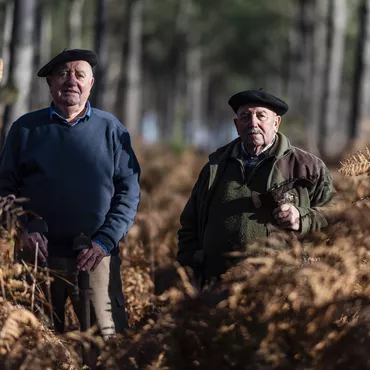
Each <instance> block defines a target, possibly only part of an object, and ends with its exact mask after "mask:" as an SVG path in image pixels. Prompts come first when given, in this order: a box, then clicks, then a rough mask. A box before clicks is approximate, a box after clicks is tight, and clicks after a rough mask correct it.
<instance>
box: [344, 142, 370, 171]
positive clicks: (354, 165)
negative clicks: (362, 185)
mask: <svg viewBox="0 0 370 370" xmlns="http://www.w3.org/2000/svg"><path fill="white" fill-rule="evenodd" d="M340 164H341V165H342V167H341V168H340V169H339V172H341V173H343V174H344V175H345V176H359V175H363V174H370V150H369V148H366V152H365V153H363V152H362V151H359V152H357V153H356V154H352V155H350V156H349V157H348V158H346V159H345V160H344V161H343V162H340Z"/></svg>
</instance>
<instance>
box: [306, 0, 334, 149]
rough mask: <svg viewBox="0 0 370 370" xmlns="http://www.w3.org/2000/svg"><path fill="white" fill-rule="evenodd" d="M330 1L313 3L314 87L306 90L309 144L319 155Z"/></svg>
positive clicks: (309, 75) (309, 147) (311, 69)
mask: <svg viewBox="0 0 370 370" xmlns="http://www.w3.org/2000/svg"><path fill="white" fill-rule="evenodd" d="M328 11H329V1H328V0H320V1H316V2H315V4H313V15H314V19H315V27H314V31H313V32H314V33H313V49H312V54H311V58H310V59H311V63H310V64H311V68H310V69H309V70H307V72H306V74H307V78H308V79H310V80H311V81H312V82H311V83H312V85H311V86H312V88H307V87H308V86H305V91H306V111H305V119H306V124H305V127H306V133H307V146H308V150H309V151H310V152H311V153H314V154H316V155H319V154H320V153H319V148H318V143H319V135H320V124H321V123H322V121H321V116H322V113H323V109H324V107H323V104H322V103H323V97H324V96H323V91H324V84H325V72H326V71H325V62H326V59H327V55H326V54H327V48H326V40H327V34H328Z"/></svg>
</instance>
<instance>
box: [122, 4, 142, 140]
mask: <svg viewBox="0 0 370 370" xmlns="http://www.w3.org/2000/svg"><path fill="white" fill-rule="evenodd" d="M132 1H133V2H132V4H131V7H130V10H131V12H130V14H131V15H130V28H129V44H128V55H127V78H126V80H127V90H126V94H125V95H126V98H125V106H124V111H125V116H124V117H125V120H124V124H125V126H126V127H127V128H128V130H129V132H130V133H131V134H132V135H136V134H138V133H139V130H140V121H141V100H142V96H141V95H142V86H141V80H142V58H141V55H142V23H143V4H144V1H143V0H132Z"/></svg>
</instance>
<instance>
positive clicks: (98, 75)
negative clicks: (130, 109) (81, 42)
mask: <svg viewBox="0 0 370 370" xmlns="http://www.w3.org/2000/svg"><path fill="white" fill-rule="evenodd" d="M96 5H97V9H96V24H95V52H96V53H97V54H98V58H99V64H98V65H97V66H96V69H95V71H94V72H95V83H94V87H93V93H92V98H91V102H92V104H93V106H94V107H96V108H99V109H105V107H104V94H105V88H106V85H105V81H106V71H107V70H108V62H109V58H108V42H109V35H108V28H107V24H108V12H107V10H108V9H107V0H97V4H96Z"/></svg>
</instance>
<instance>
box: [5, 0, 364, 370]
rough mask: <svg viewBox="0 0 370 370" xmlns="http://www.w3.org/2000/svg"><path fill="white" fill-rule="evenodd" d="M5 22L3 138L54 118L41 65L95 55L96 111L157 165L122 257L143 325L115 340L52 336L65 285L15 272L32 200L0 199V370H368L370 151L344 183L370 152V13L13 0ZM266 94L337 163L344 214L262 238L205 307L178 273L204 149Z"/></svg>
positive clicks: (352, 7) (300, 135) (355, 8)
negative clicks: (94, 360) (54, 287)
mask: <svg viewBox="0 0 370 370" xmlns="http://www.w3.org/2000/svg"><path fill="white" fill-rule="evenodd" d="M0 19H1V21H0V25H1V26H2V27H1V29H0V50H1V51H0V53H1V55H0V56H1V57H2V58H3V59H4V62H5V69H4V78H3V81H2V83H1V87H0V122H1V125H0V138H1V142H2V143H3V142H4V138H5V137H6V133H7V132H8V130H9V128H10V127H11V124H12V122H14V120H15V119H17V117H19V116H20V115H21V114H23V113H25V112H27V111H29V110H31V109H38V108H41V107H45V106H47V105H49V104H50V95H49V92H48V89H47V86H46V82H45V81H44V80H43V79H40V78H37V77H36V73H37V71H38V70H39V68H40V67H41V66H42V65H43V64H44V63H46V62H47V61H48V60H50V58H51V57H52V56H54V55H56V54H57V53H59V52H61V51H62V50H63V49H64V48H79V47H82V48H91V49H94V50H96V51H97V53H98V54H99V57H100V66H99V68H97V69H96V70H95V77H96V82H95V86H94V89H93V94H92V103H93V105H94V106H96V107H98V108H102V109H105V110H108V111H109V112H111V113H114V114H115V115H116V116H117V117H118V118H119V119H120V120H121V121H122V122H123V123H124V124H125V125H126V126H127V127H128V129H129V130H130V132H131V134H132V137H133V142H134V147H135V151H136V153H137V155H138V159H139V162H140V164H141V167H142V176H141V202H140V206H139V211H138V214H137V217H136V219H135V223H134V225H133V226H132V228H131V229H130V231H129V233H128V235H127V236H126V237H125V238H124V240H122V242H121V248H120V253H121V257H122V269H121V277H122V282H123V290H124V293H125V297H126V299H127V302H126V303H127V310H128V314H129V320H130V325H131V328H130V329H129V330H128V331H127V332H125V334H124V336H123V337H118V338H114V339H112V340H110V341H108V342H104V341H103V340H102V338H101V337H99V335H97V333H96V332H95V331H94V329H93V330H91V331H89V332H85V333H80V332H79V331H78V330H76V329H78V323H77V322H76V320H75V317H74V315H73V313H72V311H71V310H68V309H67V322H68V324H69V329H71V331H70V332H68V333H66V334H63V335H60V336H55V335H54V333H53V331H52V330H50V322H51V318H48V315H47V313H46V312H47V310H44V308H45V307H47V306H48V296H47V295H46V294H45V293H44V292H43V291H42V289H41V287H43V286H44V285H45V284H47V282H48V280H49V276H50V277H51V278H58V274H57V272H56V271H47V269H42V268H40V267H39V268H35V267H34V266H31V265H26V264H23V263H14V261H13V259H12V254H13V250H14V240H15V238H16V235H17V222H18V217H19V215H20V214H22V212H23V210H22V205H23V203H21V201H20V200H14V199H13V198H11V197H9V198H1V199H0V219H2V220H3V223H5V224H3V225H2V226H0V262H1V263H0V370H2V369H4V370H5V369H6V370H9V369H11V370H13V369H14V370H15V369H21V370H26V369H33V370H44V369H81V368H83V369H86V367H83V366H82V348H84V350H85V351H88V350H89V348H91V347H93V348H96V347H98V348H99V349H100V357H99V359H98V364H99V365H100V368H103V369H108V370H117V369H128V370H130V369H132V370H137V369H140V370H192V369H197V370H209V369H219V370H232V369H240V370H249V369H250V370H252V369H253V370H255V369H261V370H267V369H284V370H286V369H288V370H289V369H292V370H293V369H294V370H297V369H298V370H311V369H312V370H313V369H315V370H331V369H333V370H334V369H335V370H342V369H343V370H348V369H356V370H357V369H368V368H370V358H369V355H368V352H369V351H368V348H369V346H370V336H369V332H370V309H369V307H370V284H369V282H370V268H369V263H370V218H369V212H370V209H369V208H370V204H369V197H370V181H369V176H368V174H369V173H370V150H366V151H365V150H364V151H363V153H362V154H361V153H360V154H355V155H352V156H350V157H348V159H347V160H345V161H343V162H342V163H341V166H342V167H341V172H339V171H337V168H338V167H339V164H340V163H339V159H340V158H342V157H343V156H344V155H345V154H346V153H354V150H355V148H356V147H359V148H361V149H364V148H365V146H366V145H367V144H368V143H369V142H370V137H369V136H370V104H369V103H368V99H369V93H368V90H369V89H370V85H369V83H370V79H369V77H370V76H369V73H370V28H369V26H370V0H347V1H346V0H213V1H210V0H64V1H61V0H54V1H42V0H39V1H36V0H14V1H10V0H8V1H4V0H0ZM261 87H262V88H264V89H265V90H267V91H270V92H272V93H274V94H276V95H278V96H281V97H282V98H284V99H285V100H286V101H287V102H288V103H289V105H290V110H289V112H288V114H287V115H286V116H284V118H283V121H282V125H281V130H282V131H284V132H286V133H287V134H288V136H289V138H291V140H292V142H293V143H294V144H298V145H301V146H302V147H304V148H307V149H309V150H311V151H312V152H314V153H316V154H318V155H319V156H321V157H322V158H323V159H324V160H325V161H327V163H328V164H332V165H333V167H331V168H332V174H333V178H334V183H335V187H336V189H337V190H338V193H339V194H340V196H341V198H342V199H343V202H342V203H341V204H339V205H338V209H335V210H333V214H328V219H330V220H333V222H330V226H329V227H328V228H327V229H326V230H324V231H322V232H318V233H313V234H312V235H306V236H302V235H299V234H293V233H291V232H289V233H285V232H283V231H281V233H280V235H279V236H276V237H274V238H272V237H270V238H267V239H263V238H262V239H260V240H256V242H255V243H253V244H252V245H248V248H246V250H247V252H246V255H245V256H244V257H245V260H244V261H242V262H240V263H239V264H238V265H236V266H235V268H233V269H231V270H229V271H228V272H227V274H225V275H224V276H223V278H222V283H221V284H220V285H219V286H216V287H213V288H210V289H208V290H205V291H203V292H200V293H199V292H197V291H196V290H195V289H194V288H193V287H192V285H191V284H190V282H189V278H188V275H187V273H186V271H185V270H184V269H182V268H181V267H180V266H178V265H177V264H176V262H175V261H176V252H177V230H178V228H179V215H180V213H181V211H182V209H183V207H184V204H185V202H186V201H187V199H188V197H189V194H190V192H191V189H192V187H193V185H194V182H195V179H196V177H197V175H198V173H199V171H200V169H201V167H202V166H203V164H204V163H205V161H206V158H207V157H206V155H205V154H206V152H208V151H209V150H212V149H215V148H216V147H218V146H219V145H223V144H225V143H227V142H228V141H229V140H231V139H232V138H233V137H234V136H235V135H236V132H235V131H234V129H233V124H232V118H233V113H232V111H231V109H230V107H228V105H227V100H228V98H229V97H230V96H231V95H232V94H234V93H235V92H237V91H240V90H243V89H249V88H251V89H254V88H257V89H258V88H261ZM344 175H348V176H347V177H345V176H344ZM18 226H19V225H18ZM49 274H50V275H49ZM35 287H36V288H35ZM55 319H56V318H55Z"/></svg>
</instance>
